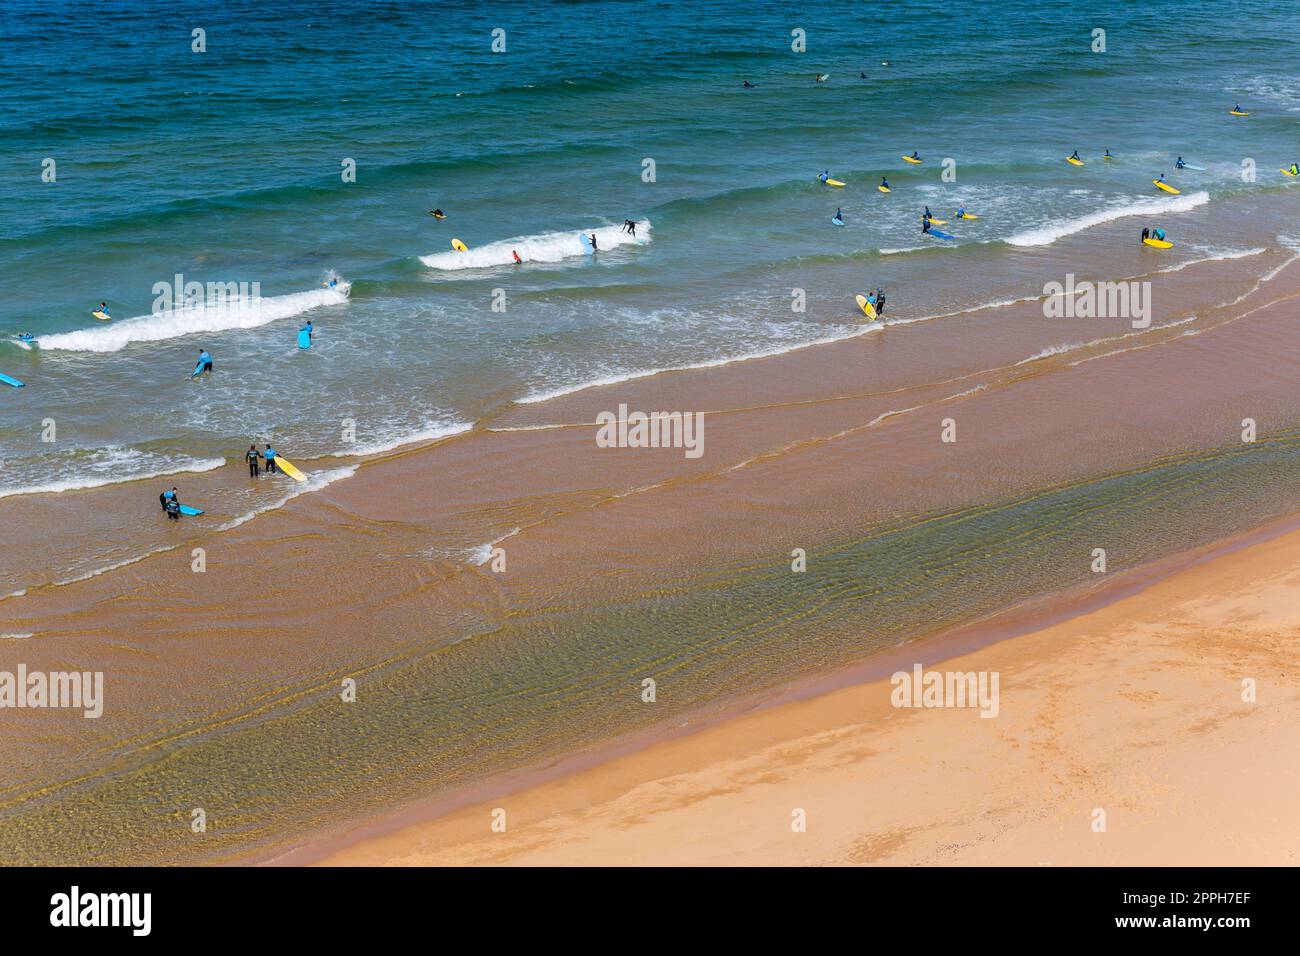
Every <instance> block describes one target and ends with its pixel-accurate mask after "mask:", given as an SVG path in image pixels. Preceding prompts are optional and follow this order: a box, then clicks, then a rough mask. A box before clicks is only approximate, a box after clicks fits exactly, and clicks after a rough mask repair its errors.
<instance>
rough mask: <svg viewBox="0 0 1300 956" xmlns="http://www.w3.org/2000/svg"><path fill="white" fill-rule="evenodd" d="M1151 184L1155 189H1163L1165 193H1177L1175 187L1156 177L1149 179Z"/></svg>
mask: <svg viewBox="0 0 1300 956" xmlns="http://www.w3.org/2000/svg"><path fill="white" fill-rule="evenodd" d="M1151 185H1152V186H1155V187H1156V188H1157V189H1163V190H1164V191H1165V192H1167V193H1173V194H1174V195H1175V196H1177V195H1178V190H1177V189H1175V188H1174V187H1173V186H1170V185H1169V184H1168V183H1162V182H1161V181H1160V180H1158V179H1153V180H1151Z"/></svg>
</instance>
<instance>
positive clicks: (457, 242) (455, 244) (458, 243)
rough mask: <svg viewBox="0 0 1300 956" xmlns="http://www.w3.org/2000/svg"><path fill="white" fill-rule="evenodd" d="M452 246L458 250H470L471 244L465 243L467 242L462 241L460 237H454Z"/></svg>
mask: <svg viewBox="0 0 1300 956" xmlns="http://www.w3.org/2000/svg"><path fill="white" fill-rule="evenodd" d="M451 247H452V248H453V249H455V250H456V251H457V252H469V246H467V245H465V243H463V242H461V241H460V240H459V239H453V240H452V241H451Z"/></svg>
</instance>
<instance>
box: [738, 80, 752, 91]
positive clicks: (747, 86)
mask: <svg viewBox="0 0 1300 956" xmlns="http://www.w3.org/2000/svg"><path fill="white" fill-rule="evenodd" d="M740 85H741V87H742V88H743V89H746V90H752V89H753V88H754V84H753V83H751V82H749V80H746V81H745V82H744V83H742V84H740Z"/></svg>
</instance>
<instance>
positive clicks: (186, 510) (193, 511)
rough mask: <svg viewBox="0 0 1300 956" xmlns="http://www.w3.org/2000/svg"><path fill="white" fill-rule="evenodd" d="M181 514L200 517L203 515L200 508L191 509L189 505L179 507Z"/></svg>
mask: <svg viewBox="0 0 1300 956" xmlns="http://www.w3.org/2000/svg"><path fill="white" fill-rule="evenodd" d="M181 514H183V515H201V514H203V509H202V508H191V507H190V506H189V505H181Z"/></svg>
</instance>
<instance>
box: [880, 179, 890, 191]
mask: <svg viewBox="0 0 1300 956" xmlns="http://www.w3.org/2000/svg"><path fill="white" fill-rule="evenodd" d="M880 188H881V189H888V188H889V180H888V179H886V178H885V177H884V176H881V177H880Z"/></svg>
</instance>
